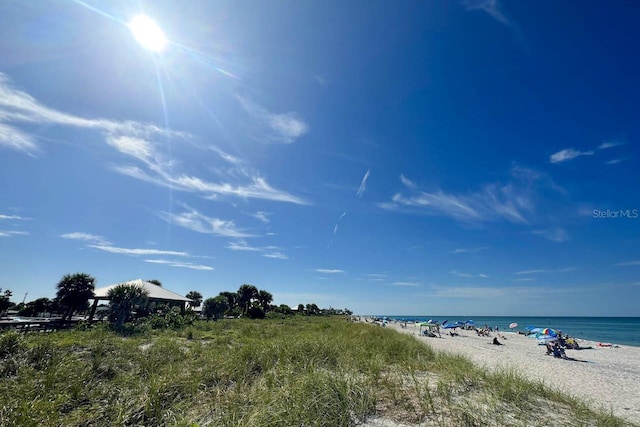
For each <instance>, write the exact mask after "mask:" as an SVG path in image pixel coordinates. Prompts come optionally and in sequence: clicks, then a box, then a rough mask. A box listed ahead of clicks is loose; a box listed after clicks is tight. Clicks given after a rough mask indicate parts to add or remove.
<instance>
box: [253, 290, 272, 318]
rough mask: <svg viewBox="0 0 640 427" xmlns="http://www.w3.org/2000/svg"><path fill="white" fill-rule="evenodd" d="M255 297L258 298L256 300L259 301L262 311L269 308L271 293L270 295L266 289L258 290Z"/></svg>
mask: <svg viewBox="0 0 640 427" xmlns="http://www.w3.org/2000/svg"><path fill="white" fill-rule="evenodd" d="M257 299H258V302H259V303H260V306H261V307H262V311H264V312H265V313H266V312H267V310H268V309H269V304H271V303H272V302H273V295H271V294H270V293H269V292H267V291H260V292H258V297H257Z"/></svg>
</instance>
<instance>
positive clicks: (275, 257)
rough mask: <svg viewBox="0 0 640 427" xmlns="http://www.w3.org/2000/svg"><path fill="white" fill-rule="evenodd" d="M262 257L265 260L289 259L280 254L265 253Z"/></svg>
mask: <svg viewBox="0 0 640 427" xmlns="http://www.w3.org/2000/svg"><path fill="white" fill-rule="evenodd" d="M262 256H263V257H265V258H271V259H289V257H288V256H286V255H285V254H283V253H282V252H267V253H263V254H262Z"/></svg>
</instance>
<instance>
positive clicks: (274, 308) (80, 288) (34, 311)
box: [0, 273, 352, 326]
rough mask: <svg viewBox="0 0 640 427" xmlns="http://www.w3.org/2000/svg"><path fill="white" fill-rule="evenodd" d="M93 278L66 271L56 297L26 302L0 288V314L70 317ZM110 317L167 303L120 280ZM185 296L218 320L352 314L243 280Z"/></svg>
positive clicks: (120, 319) (81, 308)
mask: <svg viewBox="0 0 640 427" xmlns="http://www.w3.org/2000/svg"><path fill="white" fill-rule="evenodd" d="M147 282H150V283H153V284H154V285H156V286H162V283H161V282H160V281H159V280H157V279H150V280H147ZM95 284H96V279H95V278H94V277H92V276H91V275H89V274H86V273H76V274H66V275H64V276H63V277H62V278H61V279H60V281H59V282H58V284H57V285H56V297H55V298H54V299H53V300H50V299H49V298H38V299H36V300H34V301H31V302H29V303H27V304H23V303H20V304H13V303H11V301H10V298H11V296H12V293H11V291H9V290H5V291H4V292H2V289H1V288H0V314H2V313H3V312H5V311H6V310H7V309H11V308H14V309H17V310H18V314H19V315H21V316H27V317H29V316H36V315H39V314H42V313H49V314H59V315H61V317H62V320H63V321H65V320H69V319H71V317H72V316H73V315H74V314H75V313H81V312H86V311H87V310H88V309H89V300H90V299H93V297H94V290H95ZM108 297H109V306H108V315H109V320H110V321H111V322H113V323H114V324H116V325H118V326H122V325H124V323H125V322H128V321H130V320H132V318H133V317H134V313H135V316H137V317H140V316H148V315H150V314H153V312H154V311H155V312H156V313H157V312H159V311H161V310H165V311H166V308H167V307H160V306H158V305H157V304H156V305H155V306H151V305H150V302H149V298H148V294H147V292H146V291H145V290H144V289H143V288H141V287H139V286H136V285H133V284H126V283H124V284H121V285H118V286H115V287H114V288H112V289H111V290H110V291H109V294H108ZM186 298H188V299H190V300H191V301H192V302H191V303H190V304H189V308H188V309H190V310H193V309H198V308H199V307H200V306H202V315H203V316H204V317H205V318H207V319H213V320H217V319H220V318H223V317H234V318H236V317H248V318H251V319H261V318H265V317H286V316H293V315H296V314H298V315H307V316H318V315H351V314H352V312H351V311H350V310H348V309H344V310H342V309H334V308H329V309H321V308H319V307H318V306H317V305H316V304H313V303H310V304H306V305H305V304H298V306H297V307H296V308H291V307H289V306H288V305H286V304H280V305H273V304H272V302H273V295H272V294H271V293H270V292H268V291H266V290H261V289H258V288H257V287H256V286H254V285H250V284H243V285H241V286H240V288H239V289H238V290H237V291H236V292H232V291H223V292H220V293H219V294H218V295H217V296H215V297H211V298H207V299H206V300H204V301H203V296H202V294H201V293H200V292H198V291H190V292H189V293H187V294H186Z"/></svg>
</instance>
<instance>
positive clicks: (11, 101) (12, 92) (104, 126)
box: [0, 73, 186, 154]
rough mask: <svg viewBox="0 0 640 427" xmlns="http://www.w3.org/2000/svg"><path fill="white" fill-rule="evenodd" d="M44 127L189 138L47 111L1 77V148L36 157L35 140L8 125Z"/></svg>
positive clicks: (148, 127)
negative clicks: (56, 126)
mask: <svg viewBox="0 0 640 427" xmlns="http://www.w3.org/2000/svg"><path fill="white" fill-rule="evenodd" d="M15 122H22V123H25V122H26V123H43V124H56V125H62V126H70V127H75V128H82V129H94V130H98V131H101V132H103V134H104V135H105V137H114V136H123V135H125V136H129V137H134V136H137V137H145V136H152V135H164V136H169V137H185V136H186V134H184V133H181V132H174V131H171V130H166V129H163V128H160V127H157V126H154V125H150V124H145V123H139V122H134V121H120V122H119V121H113V120H107V119H87V118H83V117H79V116H75V115H72V114H67V113H63V112H61V111H57V110H55V109H52V108H49V107H46V106H44V105H42V104H41V103H39V102H38V101H37V100H36V99H35V98H33V97H32V96H31V95H29V94H27V93H25V92H22V91H20V90H17V89H15V88H13V87H12V86H11V84H10V81H9V78H8V76H7V75H6V74H3V73H0V126H1V127H0V144H1V145H4V146H6V147H8V148H13V149H17V150H21V151H25V152H27V153H30V154H33V153H34V152H36V151H37V149H38V146H37V144H36V142H35V140H34V138H32V137H31V136H29V135H27V134H26V133H24V132H23V131H21V130H18V129H16V128H15V127H13V126H9V125H8V124H7V123H15Z"/></svg>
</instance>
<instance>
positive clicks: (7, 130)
mask: <svg viewBox="0 0 640 427" xmlns="http://www.w3.org/2000/svg"><path fill="white" fill-rule="evenodd" d="M0 96H2V95H0ZM0 120H2V116H1V115H0ZM2 146H4V147H7V148H10V149H13V150H18V151H23V152H25V153H27V154H29V155H31V156H33V155H34V154H35V153H37V152H38V151H39V149H38V146H37V144H36V143H35V141H34V139H33V138H32V137H31V136H30V135H27V134H26V133H24V132H22V131H20V130H19V129H16V128H15V127H13V126H9V125H7V124H4V123H2V122H1V121H0V147H2Z"/></svg>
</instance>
